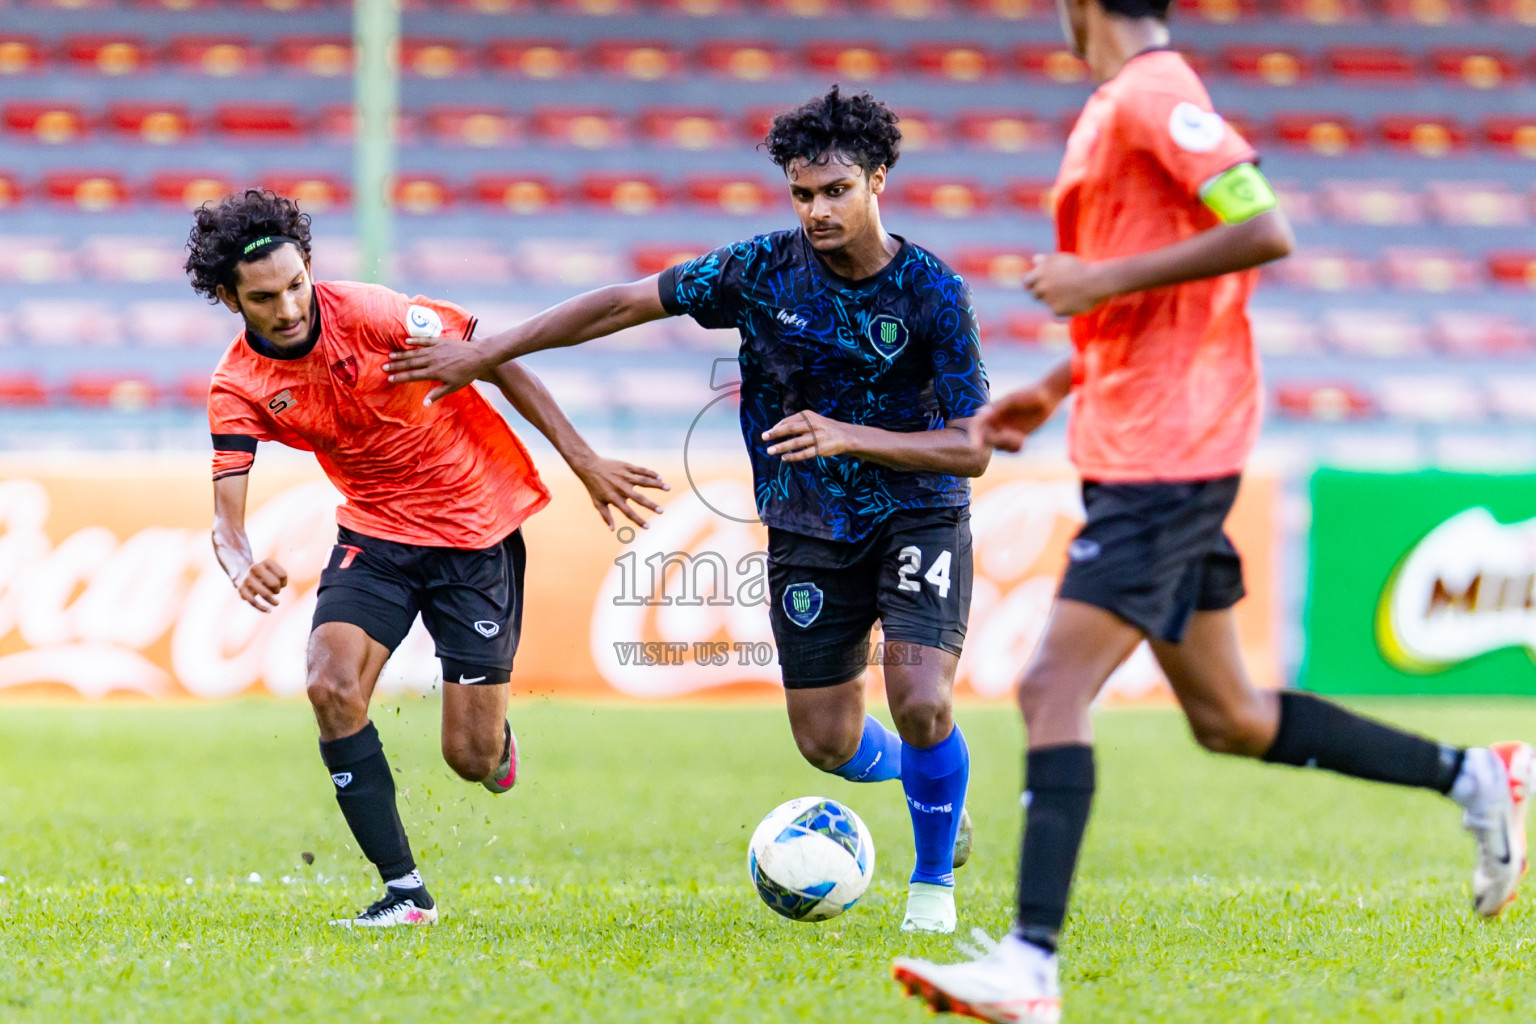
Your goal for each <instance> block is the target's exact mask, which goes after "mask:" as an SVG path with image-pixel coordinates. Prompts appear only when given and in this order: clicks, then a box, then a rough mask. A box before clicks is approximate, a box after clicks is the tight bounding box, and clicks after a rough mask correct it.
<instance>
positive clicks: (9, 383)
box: [0, 370, 48, 406]
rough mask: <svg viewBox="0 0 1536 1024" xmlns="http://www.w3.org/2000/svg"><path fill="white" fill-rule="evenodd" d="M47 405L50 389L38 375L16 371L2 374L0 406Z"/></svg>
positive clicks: (0, 375) (0, 378)
mask: <svg viewBox="0 0 1536 1024" xmlns="http://www.w3.org/2000/svg"><path fill="white" fill-rule="evenodd" d="M47 404H48V389H47V388H45V387H44V386H43V382H42V380H41V379H40V378H39V377H38V376H37V375H36V374H34V373H27V372H25V371H15V370H7V371H3V372H0V406H38V405H47Z"/></svg>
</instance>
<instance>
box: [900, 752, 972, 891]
mask: <svg viewBox="0 0 1536 1024" xmlns="http://www.w3.org/2000/svg"><path fill="white" fill-rule="evenodd" d="M901 765H902V773H901V786H902V788H903V789H905V790H906V791H907V810H908V811H910V812H911V813H912V839H913V842H914V844H915V845H916V846H917V866H916V867H914V868H913V869H912V881H914V882H928V883H931V884H933V885H954V884H955V833H957V832H959V831H960V812H961V811H962V810H963V809H964V808H965V790H966V786H967V785H968V784H969V783H970V781H971V752H970V750H969V749H968V748H967V747H966V745H965V737H964V736H962V735H960V727H959V726H958V725H957V726H955V729H954V731H953V732H951V733H950V734H949V736H948V737H947V738H946V739H944V740H942V741H940V742H938V743H935V744H934V745H933V746H931V747H914V746H911V745H910V744H907V743H903V744H902V745H901Z"/></svg>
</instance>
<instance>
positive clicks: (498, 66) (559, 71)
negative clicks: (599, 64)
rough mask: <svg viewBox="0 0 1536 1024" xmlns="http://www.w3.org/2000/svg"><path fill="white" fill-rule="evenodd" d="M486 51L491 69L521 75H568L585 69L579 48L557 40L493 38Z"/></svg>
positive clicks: (539, 76) (531, 76) (545, 77)
mask: <svg viewBox="0 0 1536 1024" xmlns="http://www.w3.org/2000/svg"><path fill="white" fill-rule="evenodd" d="M485 53H486V64H487V66H488V67H490V68H491V70H493V71H496V72H498V73H500V74H504V75H517V76H518V77H520V78H537V79H541V80H542V79H551V78H567V77H569V76H571V75H574V74H576V73H577V72H578V71H580V70H581V57H580V55H579V54H578V53H577V52H576V50H575V48H574V47H572V46H570V45H569V44H568V43H563V42H559V41H556V40H539V39H492V40H491V41H490V42H489V43H488V44H486V48H485Z"/></svg>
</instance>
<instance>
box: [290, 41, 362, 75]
mask: <svg viewBox="0 0 1536 1024" xmlns="http://www.w3.org/2000/svg"><path fill="white" fill-rule="evenodd" d="M273 56H274V57H275V59H276V61H277V64H278V66H279V67H282V68H285V69H287V70H289V71H296V72H298V73H300V74H305V75H314V76H315V77H317V78H339V77H341V76H343V75H350V74H351V73H352V40H351V39H349V38H347V37H346V36H287V37H284V38H281V39H279V40H278V41H277V44H276V46H275V47H274V48H273Z"/></svg>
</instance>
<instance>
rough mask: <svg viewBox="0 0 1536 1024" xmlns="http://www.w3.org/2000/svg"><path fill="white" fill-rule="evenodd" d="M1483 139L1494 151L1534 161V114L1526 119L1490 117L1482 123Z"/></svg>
mask: <svg viewBox="0 0 1536 1024" xmlns="http://www.w3.org/2000/svg"><path fill="white" fill-rule="evenodd" d="M1483 138H1484V139H1486V140H1487V142H1488V144H1489V145H1490V146H1493V147H1494V148H1495V149H1503V150H1509V151H1511V152H1514V153H1516V154H1518V155H1520V156H1523V157H1525V158H1526V159H1527V160H1536V114H1532V115H1530V116H1527V117H1490V118H1487V119H1486V120H1484V121H1483Z"/></svg>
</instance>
